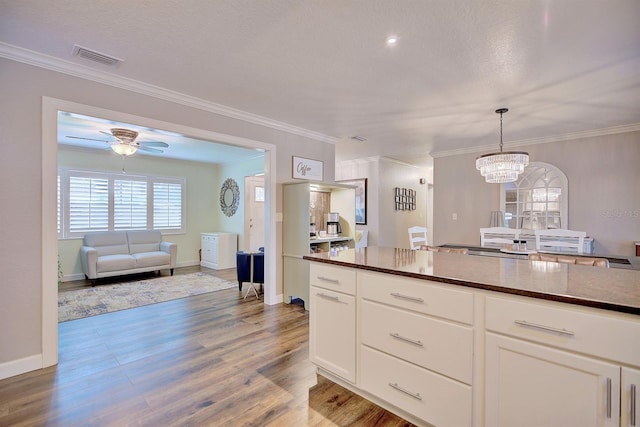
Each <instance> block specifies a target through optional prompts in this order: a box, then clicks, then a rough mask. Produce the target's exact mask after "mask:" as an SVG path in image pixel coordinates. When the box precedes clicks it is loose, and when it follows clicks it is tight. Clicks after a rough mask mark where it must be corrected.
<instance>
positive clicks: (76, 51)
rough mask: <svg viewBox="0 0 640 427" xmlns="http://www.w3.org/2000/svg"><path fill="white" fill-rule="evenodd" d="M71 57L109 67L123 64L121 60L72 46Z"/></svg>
mask: <svg viewBox="0 0 640 427" xmlns="http://www.w3.org/2000/svg"><path fill="white" fill-rule="evenodd" d="M73 55H75V56H79V57H81V58H84V59H88V60H89V61H93V62H99V63H101V64H104V65H108V66H109V67H118V66H119V65H120V64H121V63H122V62H123V60H122V59H118V58H114V57H113V56H109V55H105V54H104V53H100V52H96V51H95V50H91V49H87V48H86V47H82V46H78V45H74V46H73Z"/></svg>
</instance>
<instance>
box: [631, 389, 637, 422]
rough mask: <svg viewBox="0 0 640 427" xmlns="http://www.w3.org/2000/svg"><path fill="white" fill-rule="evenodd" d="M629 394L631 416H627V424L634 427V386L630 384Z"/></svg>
mask: <svg viewBox="0 0 640 427" xmlns="http://www.w3.org/2000/svg"><path fill="white" fill-rule="evenodd" d="M630 391H631V393H630V396H629V399H631V414H630V415H629V424H631V425H632V426H635V425H636V385H635V384H631V390H630Z"/></svg>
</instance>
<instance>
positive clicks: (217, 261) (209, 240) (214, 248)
mask: <svg viewBox="0 0 640 427" xmlns="http://www.w3.org/2000/svg"><path fill="white" fill-rule="evenodd" d="M200 248H201V250H202V257H201V260H200V265H201V266H203V267H208V268H213V269H214V270H222V269H225V268H235V266H236V251H237V250H238V235H237V234H235V233H223V232H214V233H200Z"/></svg>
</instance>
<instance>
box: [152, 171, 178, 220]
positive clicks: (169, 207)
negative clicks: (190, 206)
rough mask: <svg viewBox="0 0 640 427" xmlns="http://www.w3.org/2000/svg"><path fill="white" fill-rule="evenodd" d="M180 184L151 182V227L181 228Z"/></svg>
mask: <svg viewBox="0 0 640 427" xmlns="http://www.w3.org/2000/svg"><path fill="white" fill-rule="evenodd" d="M182 187H183V186H182V184H180V183H170V182H154V183H153V228H156V229H157V228H162V229H175V230H177V229H181V228H182V227H183V225H182V196H183V191H182Z"/></svg>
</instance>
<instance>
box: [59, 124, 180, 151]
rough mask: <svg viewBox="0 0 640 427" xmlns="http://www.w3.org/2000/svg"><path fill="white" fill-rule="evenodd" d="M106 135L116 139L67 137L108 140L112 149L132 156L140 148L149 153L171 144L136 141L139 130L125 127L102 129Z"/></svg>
mask: <svg viewBox="0 0 640 427" xmlns="http://www.w3.org/2000/svg"><path fill="white" fill-rule="evenodd" d="M100 133H103V134H105V135H108V136H110V137H112V138H114V139H115V141H114V140H104V139H94V138H84V137H80V136H70V135H67V138H74V139H86V140H88V141H99V142H106V143H108V144H110V146H111V149H112V150H113V151H114V152H116V153H118V154H120V155H122V156H130V155H132V154H133V153H135V152H136V151H138V150H142V151H146V152H149V153H162V152H163V151H162V150H160V148H167V147H168V146H169V144H167V143H166V142H161V141H136V138H137V137H138V132H137V131H135V130H131V129H124V128H112V129H111V132H105V131H100Z"/></svg>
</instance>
